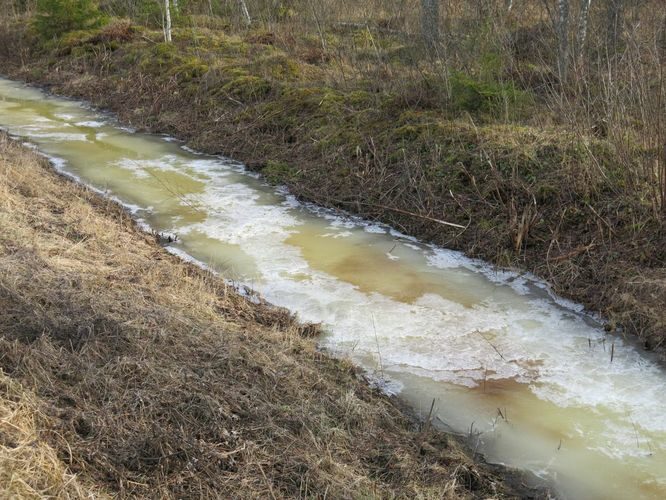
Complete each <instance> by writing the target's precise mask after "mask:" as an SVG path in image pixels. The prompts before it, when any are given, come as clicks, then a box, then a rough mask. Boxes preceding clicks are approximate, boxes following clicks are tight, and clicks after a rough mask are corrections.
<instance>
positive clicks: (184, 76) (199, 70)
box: [170, 57, 209, 82]
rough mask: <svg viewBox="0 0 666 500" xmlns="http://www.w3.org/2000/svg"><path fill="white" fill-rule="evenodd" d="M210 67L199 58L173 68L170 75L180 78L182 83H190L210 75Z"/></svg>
mask: <svg viewBox="0 0 666 500" xmlns="http://www.w3.org/2000/svg"><path fill="white" fill-rule="evenodd" d="M208 70H209V66H208V65H207V64H206V63H204V62H203V61H202V60H201V59H199V58H198V57H190V58H187V59H185V60H184V61H183V62H182V63H181V64H179V65H178V66H176V67H175V68H173V69H172V70H171V71H170V73H171V74H172V75H175V76H177V77H178V79H179V80H180V81H181V82H189V81H192V80H196V79H199V78H201V77H202V76H203V75H205V74H206V73H208Z"/></svg>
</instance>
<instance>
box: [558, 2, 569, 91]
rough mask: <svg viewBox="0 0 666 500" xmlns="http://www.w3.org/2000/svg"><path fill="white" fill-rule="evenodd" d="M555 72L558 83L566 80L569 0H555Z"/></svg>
mask: <svg viewBox="0 0 666 500" xmlns="http://www.w3.org/2000/svg"><path fill="white" fill-rule="evenodd" d="M557 44H558V47H557V70H558V72H559V75H560V81H561V82H565V81H566V79H567V73H568V69H569V68H568V65H569V0H557Z"/></svg>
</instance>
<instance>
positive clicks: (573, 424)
mask: <svg viewBox="0 0 666 500" xmlns="http://www.w3.org/2000/svg"><path fill="white" fill-rule="evenodd" d="M0 126H2V127H4V128H6V129H7V130H8V131H9V132H10V133H11V134H13V135H15V136H18V137H21V138H24V139H25V140H26V141H29V142H30V143H31V144H34V145H35V146H36V147H37V148H38V149H39V151H41V152H42V153H44V154H46V155H49V156H50V157H51V158H52V159H53V161H54V164H55V165H56V167H57V168H58V169H59V170H61V171H62V172H64V173H66V174H68V175H71V176H74V177H76V178H77V179H79V180H80V181H82V182H84V183H86V184H88V185H90V186H93V187H94V188H96V189H98V190H101V191H103V192H105V193H106V194H108V195H109V196H113V197H115V198H116V199H118V200H119V201H121V202H122V203H124V204H125V205H126V206H127V207H128V208H129V209H130V210H132V211H133V212H134V213H135V215H136V216H137V217H138V218H140V219H142V220H143V221H144V222H145V223H146V224H147V225H149V226H150V227H152V228H154V229H156V230H158V231H166V232H169V233H177V234H178V235H179V236H180V240H179V241H178V243H176V244H174V245H172V246H171V247H170V250H171V251H173V252H175V253H178V254H180V255H182V256H184V257H186V258H194V259H196V260H198V261H199V262H201V263H203V264H206V265H208V266H210V267H211V268H213V269H215V270H217V271H219V272H221V273H222V274H223V275H224V276H225V277H227V278H230V279H233V280H235V281H236V282H239V283H243V284H247V285H250V286H251V287H253V288H254V289H256V290H258V291H259V292H260V293H261V294H263V295H264V296H265V297H266V298H267V299H268V300H269V301H271V302H273V303H275V304H278V305H281V306H285V307H288V308H290V309H291V310H293V311H295V312H297V313H298V314H299V315H300V317H301V318H302V319H304V320H306V321H316V322H322V323H323V324H324V325H325V327H326V330H327V334H326V336H325V337H324V338H322V339H321V344H322V346H324V347H325V348H327V349H329V350H331V351H332V352H334V353H335V354H337V355H339V356H348V357H350V358H352V359H353V360H354V361H355V362H357V363H359V364H360V365H362V366H363V367H365V368H366V369H367V370H368V371H369V372H370V373H371V374H372V375H373V376H374V378H375V379H376V380H377V383H378V384H380V385H381V386H382V387H383V388H384V389H385V390H387V391H389V392H395V393H399V394H400V396H401V397H402V398H404V399H405V400H406V401H408V402H409V403H411V404H412V405H413V406H414V407H415V408H417V409H419V410H421V411H423V413H427V411H428V410H429V408H430V404H431V402H432V400H433V398H434V399H435V400H436V405H435V408H436V416H437V422H439V423H440V424H441V425H442V426H445V427H447V428H450V429H453V430H455V431H457V432H460V433H463V434H468V435H470V436H471V439H472V441H473V443H474V445H475V446H477V447H478V449H479V451H482V452H483V453H484V454H485V455H486V456H487V457H488V459H489V460H491V461H495V462H502V463H505V464H509V465H512V466H516V467H521V468H524V469H527V470H530V471H532V472H534V473H535V474H537V475H538V476H541V477H543V478H545V479H548V480H552V481H553V482H554V484H555V485H556V487H557V489H558V492H559V493H560V494H561V495H562V496H563V497H569V498H599V499H600V498H617V499H625V498H666V376H665V374H664V372H663V371H662V370H661V369H660V368H659V367H658V366H657V365H656V364H655V363H654V362H653V361H652V360H651V359H650V358H649V357H648V356H647V355H646V354H644V353H642V352H639V351H638V350H637V349H636V348H635V347H634V346H632V345H630V344H628V343H626V342H623V341H622V340H621V339H619V338H616V337H610V336H606V335H605V334H604V332H603V331H602V330H601V329H600V328H599V326H598V325H597V324H596V323H595V322H594V321H593V320H592V319H591V318H590V317H588V316H586V315H584V314H582V313H581V312H580V308H579V307H577V306H576V305H575V304H570V303H567V302H565V301H562V300H560V299H558V298H557V297H554V296H553V295H552V294H551V293H550V292H549V290H548V287H547V286H546V285H545V284H544V283H542V282H539V281H538V280H536V279H533V278H531V277H529V276H517V275H515V274H512V273H509V272H502V271H495V270H493V269H492V268H491V267H489V266H487V265H485V264H484V263H482V262H478V261H473V260H470V259H467V258H465V257H464V256H462V255H461V254H459V253H456V252H451V251H448V250H445V249H441V248H436V247H433V246H428V245H423V244H421V243H419V242H418V241H416V240H414V239H412V238H408V237H406V236H404V235H401V234H399V233H397V232H395V231H393V230H391V229H390V228H387V227H385V226H381V225H376V224H370V223H367V222H364V221H362V220H358V219H354V218H343V217H340V216H338V215H336V214H332V213H330V212H327V211H325V210H321V209H317V208H316V207H310V206H304V205H302V204H299V203H298V202H296V201H295V200H294V199H293V197H290V196H289V195H287V194H285V193H283V192H279V191H276V190H275V189H273V188H270V187H268V186H266V185H264V184H263V183H262V182H261V181H260V180H258V179H257V178H255V177H253V176H252V175H249V174H247V173H246V172H245V171H244V170H243V168H242V166H241V165H239V164H238V163H235V162H232V161H230V160H227V159H224V158H217V157H211V156H206V155H199V154H195V153H193V152H191V151H188V150H186V149H184V148H182V147H181V146H180V145H179V144H178V143H176V142H174V141H171V140H169V139H168V138H164V137H158V136H152V135H146V134H136V133H132V132H131V131H128V130H124V129H121V128H120V127H119V126H118V125H117V124H116V123H115V122H114V120H113V119H112V118H110V117H109V116H106V115H103V114H101V113H98V112H94V111H91V110H89V109H87V108H85V107H84V106H82V105H81V104H80V103H77V102H75V101H69V100H65V99H58V98H54V97H50V96H47V95H45V94H44V93H43V92H41V91H39V90H36V89H31V88H27V87H24V86H22V85H20V84H18V83H15V82H11V81H8V80H1V79H0ZM612 344H614V359H613V362H612V363H611V359H610V349H611V345H612Z"/></svg>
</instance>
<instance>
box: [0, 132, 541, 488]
mask: <svg viewBox="0 0 666 500" xmlns="http://www.w3.org/2000/svg"><path fill="white" fill-rule="evenodd" d="M0 227H2V231H0V352H2V355H1V356H0V369H1V371H0V386H1V387H2V394H0V416H1V417H2V421H1V422H0V470H2V478H1V479H2V480H1V481H0V496H21V497H22V498H27V497H31V496H32V497H39V496H55V497H62V498H84V497H86V498H87V497H89V496H90V495H95V496H102V497H103V496H107V495H108V496H117V495H119V496H121V497H129V496H142V497H155V498H157V497H160V498H164V497H179V498H183V497H192V496H196V497H200V496H204V497H221V498H229V497H230V496H234V497H247V498H250V497H251V498H269V497H274V498H275V497H300V496H309V495H314V496H319V495H323V494H324V493H326V494H327V495H328V496H330V497H331V498H345V497H351V496H363V497H398V498H407V497H409V498H412V497H419V498H435V497H436V498H441V497H446V498H458V497H479V498H481V497H484V498H485V497H488V496H493V497H496V498H510V497H516V496H522V497H525V496H532V495H533V494H534V493H533V492H531V491H530V490H528V489H525V488H523V487H522V486H520V485H521V479H520V477H519V476H517V475H508V474H505V473H504V472H500V471H499V469H495V468H491V467H490V466H486V465H482V464H479V463H477V462H475V461H474V460H472V459H471V458H470V455H469V454H468V453H467V452H465V451H464V449H463V447H462V446H461V445H460V444H459V443H458V442H457V441H456V439H453V438H451V437H449V436H446V435H443V434H441V433H437V432H433V431H429V432H427V433H423V432H421V431H420V428H419V425H418V424H416V423H415V420H413V419H410V418H407V417H405V414H404V413H403V412H402V411H401V410H400V409H398V408H397V407H396V406H395V404H394V403H393V402H391V401H390V400H389V399H387V398H386V397H384V396H382V395H381V394H379V393H378V392H376V391H375V390H373V389H371V388H369V387H368V385H367V384H366V383H364V382H363V381H362V380H361V378H360V377H359V375H358V373H357V371H356V370H355V369H354V368H353V367H352V366H351V365H350V364H348V363H347V362H345V361H340V360H333V359H330V358H328V357H327V356H325V355H323V354H321V353H320V352H318V351H317V350H316V347H315V342H314V341H313V340H311V339H310V338H307V337H308V336H310V335H311V334H312V332H313V327H312V326H308V325H302V324H299V323H297V322H296V321H295V320H294V319H293V317H292V316H290V314H289V313H288V312H287V311H285V310H281V309H276V308H273V307H271V306H268V305H265V304H259V305H257V304H253V303H251V302H249V301H247V300H246V299H244V298H243V297H241V296H239V295H238V294H237V293H236V291H234V290H233V289H231V288H230V287H229V286H228V285H226V284H225V283H224V282H223V281H222V280H220V279H218V278H216V277H214V276H212V275H210V274H208V273H206V272H205V271H202V270H201V269H199V268H197V267H195V266H192V265H189V264H186V263H183V262H182V261H180V260H179V259H177V258H175V257H173V256H171V255H170V254H168V253H167V252H166V251H165V250H164V249H162V248H161V247H160V246H159V244H158V243H157V242H156V241H155V238H154V237H152V236H150V235H147V234H145V233H141V232H140V231H139V230H138V229H137V228H136V227H135V225H134V223H133V222H132V220H131V219H130V217H129V216H128V215H126V214H125V213H124V212H123V210H122V209H121V208H119V207H118V206H116V205H115V204H114V203H112V202H110V201H108V200H104V199H102V198H100V197H99V196H98V195H96V194H94V193H91V192H90V191H88V190H86V189H84V188H82V187H80V186H78V185H75V184H73V183H72V182H70V181H68V180H66V179H64V178H62V177H60V176H58V175H56V174H55V173H53V172H52V171H51V169H50V166H49V165H48V164H47V163H46V162H45V160H43V159H41V158H40V157H38V156H37V155H36V154H35V153H33V152H31V151H29V150H26V149H25V148H23V147H21V146H19V145H18V144H16V143H14V142H12V141H10V140H8V138H7V137H6V136H5V135H0Z"/></svg>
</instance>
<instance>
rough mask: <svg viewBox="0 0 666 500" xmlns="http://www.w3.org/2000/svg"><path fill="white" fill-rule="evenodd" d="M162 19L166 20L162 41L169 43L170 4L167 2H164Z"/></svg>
mask: <svg viewBox="0 0 666 500" xmlns="http://www.w3.org/2000/svg"><path fill="white" fill-rule="evenodd" d="M164 17H165V18H166V22H165V24H164V41H165V42H168V43H171V4H170V2H169V0H164Z"/></svg>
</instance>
